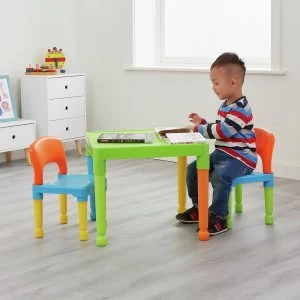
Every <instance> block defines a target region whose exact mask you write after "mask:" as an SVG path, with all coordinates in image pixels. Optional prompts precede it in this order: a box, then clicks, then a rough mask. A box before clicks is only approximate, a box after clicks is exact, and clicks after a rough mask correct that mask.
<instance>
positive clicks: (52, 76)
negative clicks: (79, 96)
mask: <svg viewBox="0 0 300 300" xmlns="http://www.w3.org/2000/svg"><path fill="white" fill-rule="evenodd" d="M73 76H85V74H84V73H64V74H56V75H23V76H22V77H23V78H60V77H73Z"/></svg>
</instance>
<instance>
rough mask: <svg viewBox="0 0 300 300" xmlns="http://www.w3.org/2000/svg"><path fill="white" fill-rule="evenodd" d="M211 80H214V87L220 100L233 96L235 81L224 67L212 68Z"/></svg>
mask: <svg viewBox="0 0 300 300" xmlns="http://www.w3.org/2000/svg"><path fill="white" fill-rule="evenodd" d="M210 80H211V82H212V89H213V91H214V92H215V94H216V95H217V96H218V98H219V99H220V100H225V99H228V98H230V97H231V95H232V93H233V87H234V82H233V80H232V78H231V76H229V75H228V74H227V73H226V71H225V69H224V68H223V67H214V68H212V69H211V70H210Z"/></svg>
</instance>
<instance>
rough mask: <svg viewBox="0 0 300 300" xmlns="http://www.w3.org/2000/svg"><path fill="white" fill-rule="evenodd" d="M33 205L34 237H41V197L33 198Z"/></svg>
mask: <svg viewBox="0 0 300 300" xmlns="http://www.w3.org/2000/svg"><path fill="white" fill-rule="evenodd" d="M33 207H34V223H35V237H36V238H42V237H43V236H44V230H43V200H42V199H33Z"/></svg>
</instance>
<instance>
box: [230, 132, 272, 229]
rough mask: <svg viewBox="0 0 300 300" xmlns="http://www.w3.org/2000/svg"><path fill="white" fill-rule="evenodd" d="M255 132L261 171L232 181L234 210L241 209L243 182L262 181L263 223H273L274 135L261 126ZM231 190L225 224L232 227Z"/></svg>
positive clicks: (239, 210) (240, 210)
mask: <svg viewBox="0 0 300 300" xmlns="http://www.w3.org/2000/svg"><path fill="white" fill-rule="evenodd" d="M255 134H256V152H257V154H258V155H259V157H260V158H261V161H262V167H263V172H253V173H252V174H250V175H245V176H241V177H238V178H236V179H235V180H234V181H233V182H232V186H231V187H232V188H235V211H236V212H239V213H241V212H242V211H243V203H242V201H243V196H242V191H243V188H242V187H243V186H242V185H243V184H246V183H254V182H263V185H264V198H265V223H266V224H267V225H271V224H273V221H274V220H273V219H274V218H273V187H274V175H273V173H272V155H273V148H274V143H275V137H274V135H273V134H272V133H271V132H270V131H268V130H266V129H263V128H255ZM231 206H232V191H231V193H230V196H229V203H228V210H229V213H228V216H227V226H228V228H232V212H231V211H232V209H231Z"/></svg>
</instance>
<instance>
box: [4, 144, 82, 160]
mask: <svg viewBox="0 0 300 300" xmlns="http://www.w3.org/2000/svg"><path fill="white" fill-rule="evenodd" d="M80 142H81V146H82V147H84V142H83V141H82V140H81V141H80ZM64 148H65V150H66V151H68V150H73V149H76V146H75V142H74V141H70V142H65V143H64ZM17 159H24V160H25V159H26V157H25V152H24V150H22V149H21V150H15V151H12V152H11V160H17ZM5 161H6V156H5V152H3V153H0V163H2V162H5Z"/></svg>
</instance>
